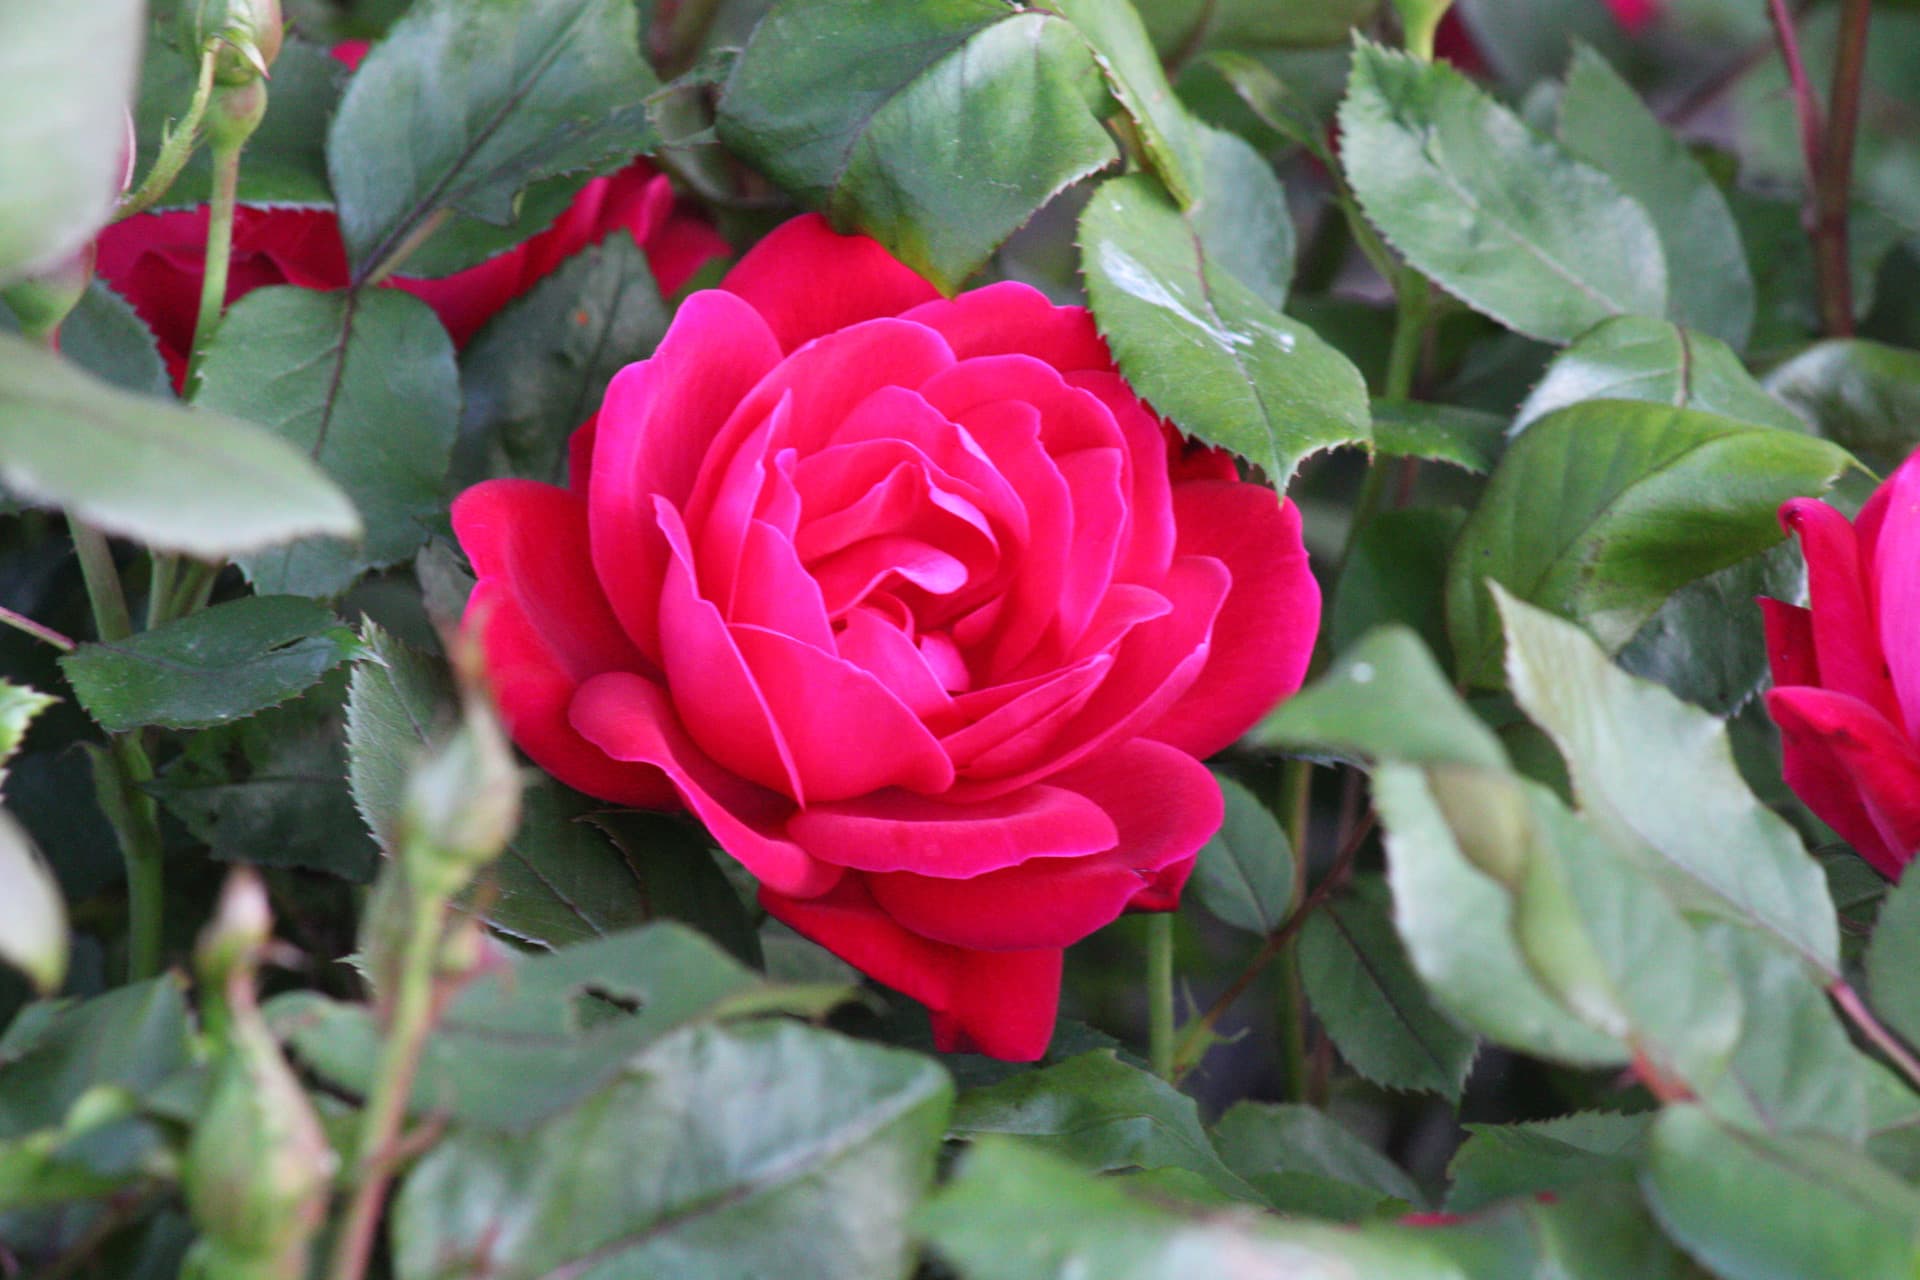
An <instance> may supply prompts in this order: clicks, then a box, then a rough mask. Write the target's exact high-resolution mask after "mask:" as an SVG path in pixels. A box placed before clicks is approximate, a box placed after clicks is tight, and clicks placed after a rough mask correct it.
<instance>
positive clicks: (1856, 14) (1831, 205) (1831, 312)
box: [1813, 0, 1873, 338]
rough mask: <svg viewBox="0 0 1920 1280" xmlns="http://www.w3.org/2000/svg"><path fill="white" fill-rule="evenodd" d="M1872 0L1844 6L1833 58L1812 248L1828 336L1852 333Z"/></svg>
mask: <svg viewBox="0 0 1920 1280" xmlns="http://www.w3.org/2000/svg"><path fill="white" fill-rule="evenodd" d="M1872 9H1873V5H1872V3H1871V0H1845V3H1843V4H1842V5H1841V7H1840V37H1839V46H1838V47H1837V48H1836V49H1835V50H1834V55H1833V96H1832V98H1831V99H1830V100H1829V102H1828V104H1827V105H1828V109H1827V136H1826V140H1825V143H1824V144H1823V146H1822V148H1821V152H1820V159H1821V167H1820V169H1819V170H1818V171H1817V172H1816V174H1815V176H1814V193H1813V199H1814V211H1815V220H1814V228H1813V247H1814V255H1815V260H1816V262H1817V263H1818V267H1819V272H1818V276H1819V282H1820V319H1821V324H1822V326H1823V327H1824V328H1825V329H1826V332H1827V335H1828V336H1829V337H1835V338H1846V337H1851V336H1852V335H1853V272H1852V269H1851V266H1850V262H1849V257H1848V252H1847V206H1848V201H1849V199H1850V197H1851V195H1852V192H1853V140H1854V134H1855V131H1856V130H1857V129H1858V127H1859V124H1860V94H1861V90H1862V88H1863V86H1864V83H1865V80H1866V69H1867V20H1868V18H1869V16H1870V15H1871V13H1872Z"/></svg>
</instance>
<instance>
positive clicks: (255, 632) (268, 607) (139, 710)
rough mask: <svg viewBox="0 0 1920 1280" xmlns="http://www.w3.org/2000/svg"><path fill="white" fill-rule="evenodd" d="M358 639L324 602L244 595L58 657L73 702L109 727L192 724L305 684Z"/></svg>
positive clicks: (272, 700)
mask: <svg viewBox="0 0 1920 1280" xmlns="http://www.w3.org/2000/svg"><path fill="white" fill-rule="evenodd" d="M358 650H359V642H358V641H357V640H356V639H355V638H354V635H353V632H352V631H351V630H349V629H348V628H347V626H346V624H345V623H343V622H341V621H340V619H338V618H337V617H335V616H334V614H333V611H332V610H331V609H329V608H327V607H326V606H325V605H322V604H317V603H315V602H314V601H312V600H304V599H301V598H299V597H298V596H249V597H247V598H245V599H242V600H234V601H231V602H229V603H227V604H220V605H215V606H214V607H213V608H211V609H206V610H203V611H201V612H200V613H196V614H193V615H192V616H190V617H186V618H182V619H181V620H180V621H178V622H173V623H169V624H167V625H166V626H164V627H159V628H156V629H155V630H152V631H143V632H141V633H140V634H138V635H135V636H131V637H129V638H128V639H126V640H120V641H115V642H112V643H100V644H83V645H81V646H80V647H79V648H77V649H75V650H74V651H73V652H72V653H70V654H68V655H66V656H65V657H64V658H62V659H61V660H60V667H61V670H63V671H65V672H66V675H67V679H68V680H69V681H71V682H72V684H73V691H74V693H75V694H76V695H78V697H79V699H80V705H82V706H84V707H85V708H86V709H87V711H88V712H89V713H90V714H91V715H92V716H93V718H94V719H95V720H98V721H99V722H100V724H101V725H102V727H104V728H106V729H108V730H109V731H111V732H114V733H125V732H127V731H128V730H130V729H137V728H139V727H140V726H142V725H149V724H157V725H164V726H166V727H167V728H170V729H201V728H206V727H207V726H209V725H217V724H225V723H227V722H228V721H231V720H238V719H240V718H241V717H243V716H249V715H252V714H253V713H254V712H256V711H260V710H262V709H264V708H266V707H271V706H274V705H276V704H277V703H281V702H285V701H286V700H287V699H289V698H291V697H294V696H295V695H296V694H299V693H301V692H302V691H304V690H306V689H308V688H311V687H312V685H313V684H314V682H315V681H317V680H319V679H320V677H321V676H323V675H325V674H326V673H327V672H329V671H331V670H332V669H333V668H334V667H337V666H339V665H340V664H341V663H342V662H344V661H346V660H347V659H349V658H351V657H353V656H354V655H355V654H356V653H357V652H358Z"/></svg>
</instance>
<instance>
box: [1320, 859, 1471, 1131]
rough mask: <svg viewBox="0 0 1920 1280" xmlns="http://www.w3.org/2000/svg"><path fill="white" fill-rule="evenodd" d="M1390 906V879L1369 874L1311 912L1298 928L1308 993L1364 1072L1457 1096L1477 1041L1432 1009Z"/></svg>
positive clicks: (1384, 1081) (1385, 1081) (1377, 1079)
mask: <svg viewBox="0 0 1920 1280" xmlns="http://www.w3.org/2000/svg"><path fill="white" fill-rule="evenodd" d="M1390 911H1391V903H1390V902H1389V901H1388V898H1387V892H1386V886H1385V885H1384V884H1382V883H1381V882H1380V881H1379V880H1377V879H1364V880H1360V881H1358V882H1357V883H1356V884H1355V886H1354V891H1353V892H1351V893H1348V894H1344V895H1342V896H1340V897H1337V898H1335V899H1333V900H1332V901H1330V902H1328V903H1327V905H1326V906H1325V907H1324V908H1322V909H1321V910H1319V911H1317V912H1315V913H1314V914H1313V915H1312V916H1310V917H1308V919H1307V924H1306V927H1305V928H1304V929H1302V930H1301V932H1300V977H1301V979H1302V981H1303V982H1304V983H1305V984H1306V991H1307V998H1308V999H1309V1000H1311V1001H1312V1002H1313V1011H1314V1015H1315V1016H1316V1017H1318V1018H1319V1019H1320V1022H1321V1025H1323V1026H1324V1027H1325V1028H1326V1030H1327V1034H1328V1035H1329V1036H1331V1037H1332V1039H1333V1043H1334V1047H1335V1048H1337V1049H1339V1050H1340V1056H1341V1057H1342V1058H1344V1059H1346V1061H1347V1063H1348V1065H1350V1066H1351V1067H1352V1068H1353V1069H1354V1070H1355V1071H1357V1072H1359V1073H1360V1074H1361V1075H1362V1076H1364V1077H1366V1078H1367V1079H1369V1080H1371V1081H1373V1082H1374V1083H1375V1084H1380V1085H1385V1086H1386V1087H1387V1088H1389V1089H1417V1090H1421V1091H1424V1092H1427V1093H1437V1094H1439V1095H1441V1096H1442V1097H1444V1098H1447V1099H1449V1100H1451V1101H1455V1102H1457V1101H1458V1100H1459V1098H1460V1091H1461V1089H1462V1088H1464V1087H1465V1085H1466V1079H1467V1068H1468V1067H1469V1066H1471V1065H1472V1063H1473V1055H1474V1050H1475V1049H1476V1048H1477V1047H1478V1046H1477V1045H1476V1043H1475V1041H1474V1037H1473V1036H1472V1035H1471V1034H1469V1033H1468V1032H1465V1031H1462V1030H1461V1029H1460V1028H1459V1027H1458V1026H1456V1025H1454V1023H1452V1022H1451V1021H1449V1020H1448V1019H1447V1017H1446V1016H1445V1015H1443V1014H1442V1013H1440V1011H1439V1010H1437V1009H1435V1008H1434V1006H1433V1001H1432V999H1431V998H1430V997H1429V996H1428V995H1427V990H1426V988H1425V987H1423V986H1421V985H1420V979H1419V976H1418V975H1416V974H1415V973H1414V970H1413V963H1412V961H1410V960H1409V959H1408V958H1407V952H1406V948H1405V947H1404V946H1403V945H1402V944H1401V942H1400V936H1399V935H1398V934H1397V933H1395V932H1394V928H1393V920H1392V918H1391V916H1390Z"/></svg>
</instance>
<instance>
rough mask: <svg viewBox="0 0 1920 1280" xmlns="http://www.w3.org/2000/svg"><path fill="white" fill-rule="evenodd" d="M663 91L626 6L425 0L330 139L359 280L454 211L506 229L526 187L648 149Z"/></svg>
mask: <svg viewBox="0 0 1920 1280" xmlns="http://www.w3.org/2000/svg"><path fill="white" fill-rule="evenodd" d="M658 86H659V82H658V81H657V80H656V79H655V78H654V76H653V73H652V71H651V70H649V69H648V67H647V65H646V63H645V62H644V61H642V60H641V57H640V38H639V31H638V28H637V15H636V13H635V10H634V7H633V5H632V4H630V3H627V0H518V3H514V4H486V5H475V4H471V3H468V0H420V2H419V3H416V4H414V5H413V6H412V7H411V8H410V9H409V10H408V12H407V14H406V16H405V17H403V18H402V19H401V20H400V21H399V22H398V23H396V24H395V25H394V27H393V29H392V30H391V31H390V32H388V33H387V36H386V38H385V39H384V40H382V41H381V42H380V43H379V44H377V45H375V46H374V48H373V51H372V52H371V53H370V54H368V55H367V59H366V61H365V62H363V63H362V64H361V65H360V69H359V70H358V71H356V72H354V74H353V77H352V79H351V80H350V81H349V82H348V84H347V91H346V94H345V95H344V96H343V97H342V98H341V100H340V109H339V110H338V111H337V112H336V113H335V114H334V117H333V124H332V126H331V128H330V129H329V131H328V134H327V161H328V170H329V174H330V176H331V178H332V183H333V191H334V194H335V196H336V197H338V199H339V202H340V232H341V235H342V236H343V237H344V238H345V240H346V244H347V253H348V256H349V257H350V258H351V259H352V260H353V264H354V269H355V278H356V280H357V279H361V278H364V277H365V276H366V274H367V273H368V272H370V271H372V270H373V269H374V268H376V267H377V266H379V265H380V264H382V263H386V262H389V261H390V260H392V259H394V258H396V257H397V256H399V255H403V254H404V253H405V252H406V251H407V250H408V249H410V248H412V247H413V245H414V244H416V243H418V241H419V240H420V239H422V238H424V237H425V236H427V235H430V234H431V233H432V232H433V230H434V229H435V228H436V227H437V226H438V223H437V222H436V220H435V219H436V217H438V216H443V215H442V211H443V210H458V211H459V212H462V213H465V214H469V215H471V216H473V217H476V218H479V219H482V220H484V221H486V222H491V223H493V224H495V225H497V226H505V225H507V224H509V223H511V222H512V221H513V220H514V218H515V214H516V212H517V210H516V197H517V196H518V194H519V193H520V192H521V191H522V190H523V189H524V188H526V187H527V186H528V185H530V184H532V183H534V182H537V181H539V180H540V179H542V178H550V177H553V176H555V175H557V174H563V173H568V172H571V171H574V170H579V169H584V168H588V167H590V166H592V165H595V164H597V163H599V162H601V161H603V160H606V159H608V158H609V157H612V156H619V157H621V158H622V159H624V158H626V157H630V156H631V155H632V154H633V153H634V152H636V151H639V150H642V149H644V143H645V141H646V128H645V123H644V112H643V110H642V107H641V102H642V100H643V99H644V98H645V97H646V95H647V94H648V93H649V92H651V91H652V90H653V89H655V88H657V87H658ZM446 266H447V264H445V263H442V264H441V267H442V269H445V268H446Z"/></svg>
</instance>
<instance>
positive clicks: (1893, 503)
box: [1816, 454, 1920, 738]
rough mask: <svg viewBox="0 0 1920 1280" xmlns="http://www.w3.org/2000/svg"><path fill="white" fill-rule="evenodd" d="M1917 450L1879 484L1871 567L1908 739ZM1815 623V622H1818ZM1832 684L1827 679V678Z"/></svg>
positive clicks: (1919, 560) (1917, 539)
mask: <svg viewBox="0 0 1920 1280" xmlns="http://www.w3.org/2000/svg"><path fill="white" fill-rule="evenodd" d="M1916 459H1920V454H1915V455H1914V457H1913V458H1909V459H1908V460H1907V461H1906V462H1904V463H1902V464H1901V465H1900V468H1899V470H1897V471H1895V472H1894V473H1893V475H1892V476H1891V477H1889V478H1888V480H1887V482H1886V483H1885V484H1884V485H1882V486H1881V492H1883V493H1885V494H1886V495H1887V497H1886V514H1885V515H1884V517H1882V522H1881V524H1880V528H1879V530H1878V531H1877V536H1876V539H1875V546H1874V549H1873V552H1872V554H1871V558H1866V557H1863V560H1864V561H1865V563H1866V564H1868V565H1869V566H1871V569H1872V573H1873V579H1872V580H1873V586H1874V587H1875V588H1876V593H1877V595H1878V597H1879V599H1878V602H1877V603H1878V609H1879V618H1878V621H1879V627H1878V629H1877V634H1878V636H1879V638H1880V641H1881V647H1882V649H1883V651H1884V652H1885V655H1886V665H1887V670H1888V672H1889V673H1890V676H1891V680H1892V684H1893V691H1894V694H1895V696H1896V698H1897V699H1898V702H1899V706H1900V712H1901V715H1902V716H1903V717H1904V720H1905V724H1906V729H1907V734H1908V736H1909V737H1910V738H1920V462H1916ZM1816 625H1817V622H1816ZM1826 683H1829V684H1831V682H1830V681H1829V682H1826Z"/></svg>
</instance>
